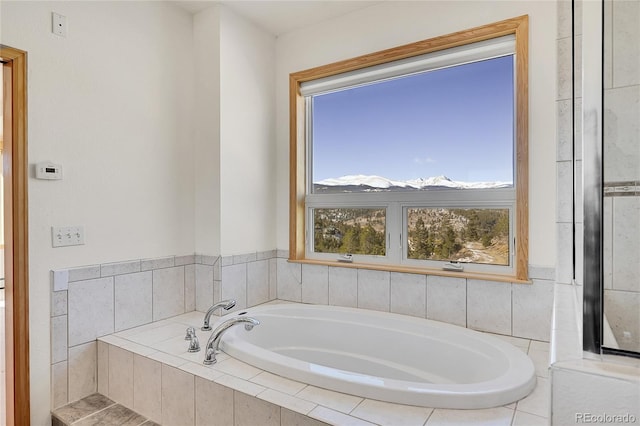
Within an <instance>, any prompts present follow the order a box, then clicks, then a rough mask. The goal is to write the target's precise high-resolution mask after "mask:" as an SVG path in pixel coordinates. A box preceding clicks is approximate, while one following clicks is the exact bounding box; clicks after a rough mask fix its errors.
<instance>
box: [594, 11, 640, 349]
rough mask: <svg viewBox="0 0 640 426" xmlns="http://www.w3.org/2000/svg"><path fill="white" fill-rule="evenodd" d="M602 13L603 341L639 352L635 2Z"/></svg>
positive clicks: (639, 98) (639, 66)
mask: <svg viewBox="0 0 640 426" xmlns="http://www.w3.org/2000/svg"><path fill="white" fill-rule="evenodd" d="M603 14H604V15H603V16H604V20H603V45H604V46H603V47H604V49H603V69H602V79H603V92H602V99H603V107H604V108H603V116H602V122H603V129H602V130H603V144H602V158H603V169H602V171H603V188H602V189H603V199H602V201H603V204H602V217H603V223H602V240H603V246H602V247H603V250H602V255H603V266H602V273H603V313H604V315H603V322H602V329H603V334H602V336H603V345H602V346H604V347H606V348H610V349H614V350H623V351H631V352H640V1H638V0H630V1H628V0H615V1H605V2H604V9H603Z"/></svg>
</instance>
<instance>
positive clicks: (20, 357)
mask: <svg viewBox="0 0 640 426" xmlns="http://www.w3.org/2000/svg"><path fill="white" fill-rule="evenodd" d="M0 60H1V61H2V70H3V78H2V81H3V98H4V108H3V113H4V115H3V119H4V124H5V126H4V141H3V142H4V146H3V153H2V161H3V177H4V190H5V192H4V212H5V216H4V217H5V225H4V230H5V233H4V236H5V237H4V238H5V296H6V300H5V303H6V306H5V317H6V322H5V349H6V382H7V383H6V390H7V392H6V406H7V412H6V413H5V416H6V422H7V425H14V424H20V425H27V426H28V425H29V424H30V418H31V410H30V386H29V380H30V378H29V234H28V229H29V228H28V194H27V179H28V169H27V167H28V163H27V52H24V51H22V50H18V49H14V48H11V47H8V46H4V45H0Z"/></svg>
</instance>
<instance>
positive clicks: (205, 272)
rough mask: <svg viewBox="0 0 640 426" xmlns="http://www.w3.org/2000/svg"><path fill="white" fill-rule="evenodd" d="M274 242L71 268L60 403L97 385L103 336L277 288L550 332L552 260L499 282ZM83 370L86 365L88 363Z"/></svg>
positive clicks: (55, 295)
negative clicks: (338, 257) (246, 249)
mask: <svg viewBox="0 0 640 426" xmlns="http://www.w3.org/2000/svg"><path fill="white" fill-rule="evenodd" d="M287 257H288V252H287V251H281V250H278V251H276V250H273V251H267V252H259V253H251V254H246V255H237V256H224V257H218V256H206V255H199V254H193V255H186V256H167V257H162V258H155V259H142V260H134V261H126V262H117V263H107V264H102V265H92V266H86V267H81V268H73V269H69V270H68V278H69V279H68V284H67V285H66V286H62V287H60V286H58V287H56V288H55V289H54V288H53V286H52V293H51V317H52V318H51V354H52V359H51V384H52V392H51V395H52V408H57V407H60V406H62V405H65V404H67V403H68V402H71V401H75V400H78V399H80V398H82V397H84V396H87V395H90V394H92V393H93V392H95V391H96V390H97V379H96V375H95V374H86V372H87V371H95V366H96V359H97V346H96V340H95V339H96V338H98V337H100V336H104V335H108V334H111V333H114V332H119V331H122V330H126V329H128V328H132V327H136V326H140V325H145V324H149V323H152V322H154V321H161V320H163V319H166V318H168V317H171V316H173V315H178V314H182V313H184V312H189V311H193V310H197V311H201V312H204V311H206V309H208V308H209V307H210V306H211V305H212V304H213V303H215V302H218V301H220V300H223V299H228V298H234V299H236V300H237V301H238V304H237V305H236V307H235V308H234V310H238V309H242V308H245V307H250V306H254V305H257V304H260V303H264V302H267V301H269V300H274V299H276V298H279V299H284V300H291V301H298V302H300V301H302V302H304V303H317V304H330V305H337V306H352V307H360V308H366V309H376V310H383V311H390V312H395V313H402V314H406V315H413V316H418V317H422V318H425V317H426V318H429V319H435V320H438V321H443V322H448V323H452V324H456V325H461V326H463V327H469V328H473V329H476V330H480V331H488V332H493V333H498V334H503V335H512V336H517V337H523V338H527V339H534V340H540V341H548V340H549V329H550V321H551V305H552V301H553V281H552V280H553V277H554V270H553V269H552V268H537V267H533V266H531V267H530V269H529V272H530V276H531V278H532V280H533V284H531V285H530V284H508V283H493V282H488V281H479V280H466V279H462V278H460V279H458V278H445V277H437V276H426V275H419V274H397V273H389V272H379V271H369V270H365V269H353V268H340V267H318V266H314V265H301V264H296V263H290V262H288V261H287ZM80 371H84V373H79V372H80Z"/></svg>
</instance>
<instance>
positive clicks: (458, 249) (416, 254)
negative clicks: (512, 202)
mask: <svg viewBox="0 0 640 426" xmlns="http://www.w3.org/2000/svg"><path fill="white" fill-rule="evenodd" d="M407 224H408V228H409V232H408V234H409V241H408V250H407V257H408V258H409V259H422V260H446V261H456V262H467V263H483V264H490V265H509V257H510V256H509V209H443V208H410V209H407Z"/></svg>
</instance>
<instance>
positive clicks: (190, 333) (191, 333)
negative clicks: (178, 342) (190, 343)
mask: <svg viewBox="0 0 640 426" xmlns="http://www.w3.org/2000/svg"><path fill="white" fill-rule="evenodd" d="M194 337H196V329H195V328H194V327H187V334H186V335H185V336H184V340H191V339H192V338H194Z"/></svg>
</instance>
